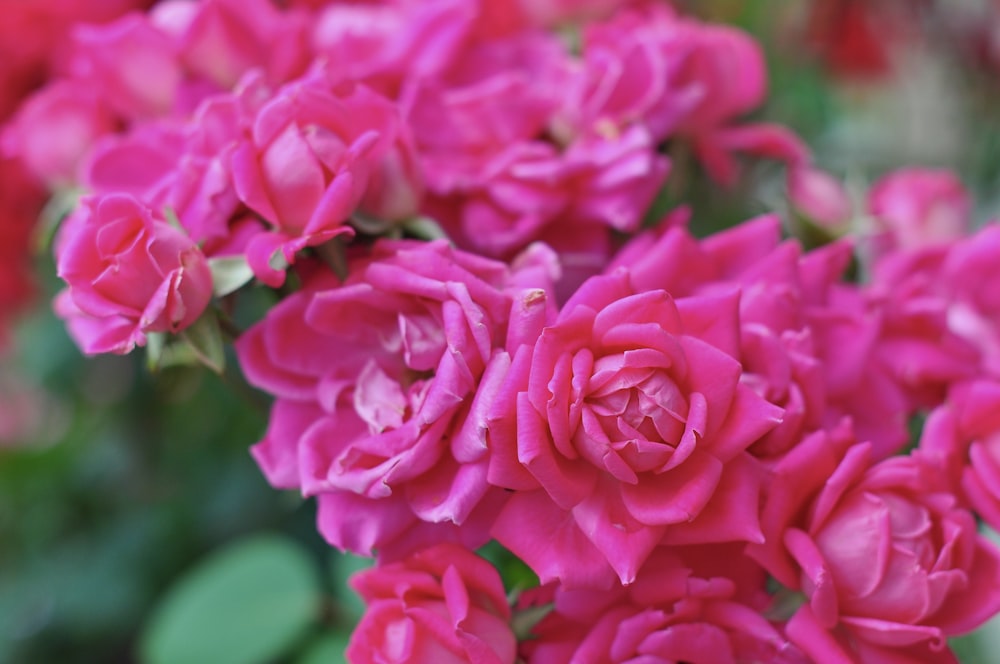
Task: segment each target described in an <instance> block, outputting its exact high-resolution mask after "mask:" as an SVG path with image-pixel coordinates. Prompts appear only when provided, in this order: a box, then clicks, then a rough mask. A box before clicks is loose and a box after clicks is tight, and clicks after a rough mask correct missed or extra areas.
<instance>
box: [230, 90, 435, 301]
mask: <svg viewBox="0 0 1000 664" xmlns="http://www.w3.org/2000/svg"><path fill="white" fill-rule="evenodd" d="M232 171H233V180H234V183H235V185H236V193H237V195H238V196H239V198H240V200H242V201H243V202H244V203H246V204H247V206H249V207H250V208H251V209H252V210H254V211H255V212H257V213H258V214H260V215H261V216H262V217H263V218H264V219H265V220H266V221H267V222H268V223H269V224H270V225H271V226H272V228H273V231H272V232H271V233H269V234H263V235H261V236H260V237H259V238H257V239H256V240H255V242H253V243H252V244H251V246H250V247H249V248H248V250H247V251H248V259H249V261H250V264H251V266H252V267H253V268H254V272H255V273H256V274H257V276H258V277H260V278H261V279H262V280H263V281H265V282H266V283H268V284H271V285H279V284H280V283H282V281H283V278H284V276H283V274H282V273H281V272H280V271H276V270H274V269H273V268H272V267H270V261H271V258H272V257H273V255H274V254H275V253H276V252H278V251H279V250H280V251H281V253H282V254H284V257H285V259H286V260H287V261H288V262H292V261H293V260H294V255H295V253H296V252H297V251H298V250H300V249H302V248H304V247H307V246H315V245H317V244H321V243H323V242H325V241H326V240H329V239H330V238H332V237H334V236H336V235H340V234H343V233H348V232H350V229H349V228H348V227H346V226H345V222H347V220H348V219H349V218H350V217H351V215H352V214H353V213H354V212H355V211H356V210H358V209H360V210H362V211H364V212H366V213H368V214H372V215H374V216H376V217H379V218H382V219H388V220H399V219H402V218H405V217H406V216H408V215H411V214H414V213H415V212H416V208H417V203H418V200H419V196H420V193H421V187H422V184H421V174H420V171H419V168H418V166H417V163H416V158H415V156H414V154H413V150H412V147H411V146H410V141H409V136H408V133H407V129H406V127H405V125H404V124H403V123H402V121H401V119H400V117H399V114H398V111H397V109H396V107H395V106H394V105H393V103H392V102H390V101H389V100H388V99H386V98H384V97H382V96H381V95H379V94H377V93H375V92H373V91H372V90H369V89H368V88H365V87H363V86H360V85H354V84H350V83H343V84H340V85H333V84H331V83H330V82H329V81H328V80H327V78H326V76H325V75H323V74H314V75H311V76H310V77H308V78H306V79H303V80H300V81H298V82H296V83H294V84H291V85H289V86H288V87H286V88H284V89H283V90H282V91H281V92H279V93H278V94H277V95H276V96H275V97H274V98H273V99H271V101H269V102H268V103H267V104H266V105H265V106H264V107H263V108H262V109H261V110H260V112H259V113H258V115H257V118H256V120H255V122H254V125H253V131H252V136H251V138H250V140H247V141H245V142H243V143H241V144H240V146H239V147H238V148H236V150H235V151H234V153H233V157H232Z"/></svg>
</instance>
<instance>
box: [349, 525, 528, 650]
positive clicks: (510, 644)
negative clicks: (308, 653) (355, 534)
mask: <svg viewBox="0 0 1000 664" xmlns="http://www.w3.org/2000/svg"><path fill="white" fill-rule="evenodd" d="M351 585H352V586H353V587H354V589H355V590H357V592H358V594H360V595H361V597H362V598H363V599H364V600H365V602H366V603H367V604H368V610H367V611H366V613H365V615H364V617H362V618H361V622H360V623H359V624H358V626H357V627H356V628H355V630H354V634H353V635H352V636H351V642H350V644H349V645H348V646H347V651H346V656H347V660H348V661H349V662H351V664H367V663H370V664H383V663H385V662H428V663H430V662H433V663H434V664H514V660H515V657H516V654H517V639H516V637H515V636H514V632H513V630H512V629H511V626H510V618H511V615H510V607H509V606H508V604H507V597H506V595H505V594H504V588H503V583H502V582H501V580H500V575H499V574H498V573H497V570H496V568H495V567H493V566H492V565H491V564H490V563H489V562H487V561H486V560H484V559H482V558H480V557H479V556H477V555H476V554H474V553H472V552H470V551H468V550H466V549H463V548H462V547H460V546H456V545H453V544H439V545H437V546H434V547H432V548H429V549H424V550H423V551H420V552H419V553H417V554H415V555H413V556H410V557H409V558H407V559H406V560H404V561H401V562H398V563H394V564H390V565H379V566H378V567H374V568H372V569H369V570H366V571H364V572H361V573H360V574H358V575H356V576H354V577H353V578H352V579H351Z"/></svg>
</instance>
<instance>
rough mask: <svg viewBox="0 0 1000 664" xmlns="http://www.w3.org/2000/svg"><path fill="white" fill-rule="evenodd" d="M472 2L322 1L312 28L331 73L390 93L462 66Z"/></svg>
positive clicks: (394, 93) (319, 52)
mask: <svg viewBox="0 0 1000 664" xmlns="http://www.w3.org/2000/svg"><path fill="white" fill-rule="evenodd" d="M475 11H476V8H475V7H474V6H473V3H469V2H466V1H465V0H424V1H423V2H405V1H404V2H388V3H378V4H375V3H358V4H355V3H348V4H343V3H338V4H330V3H326V6H325V7H323V8H322V10H321V11H320V12H319V13H318V15H317V16H316V20H315V25H314V27H313V29H312V45H313V49H314V50H315V51H316V53H318V54H320V55H322V56H325V57H327V58H329V60H330V61H331V62H333V63H336V68H335V71H336V75H337V76H341V77H343V78H344V79H346V80H351V81H357V82H362V83H364V84H366V85H369V86H371V87H372V88H373V89H375V90H378V91H379V92H380V93H382V94H385V95H386V96H389V97H393V98H395V97H396V96H397V95H398V94H399V93H400V88H401V87H403V86H404V84H405V83H407V82H409V81H411V80H413V79H416V80H418V81H420V80H423V79H425V78H428V77H434V76H437V75H439V74H440V73H441V72H443V71H444V70H445V69H447V68H448V67H450V66H453V65H456V64H458V65H459V66H461V61H462V58H461V57H459V55H458V54H459V53H461V50H462V49H463V48H464V47H465V46H466V43H467V40H468V38H469V32H470V30H471V27H472V19H473V17H474V15H475Z"/></svg>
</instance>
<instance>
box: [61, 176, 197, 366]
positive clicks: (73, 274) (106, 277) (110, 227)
mask: <svg viewBox="0 0 1000 664" xmlns="http://www.w3.org/2000/svg"><path fill="white" fill-rule="evenodd" d="M56 253H57V269H58V274H59V276H60V277H62V278H63V279H64V280H65V281H66V283H67V284H68V285H69V288H68V289H66V290H64V291H63V292H62V293H61V294H60V295H59V297H58V299H57V301H56V311H57V313H58V314H59V315H60V316H61V317H62V318H64V319H66V321H67V325H68V326H69V329H70V333H71V334H72V336H73V338H74V339H75V340H76V342H77V344H78V345H79V346H80V347H81V348H82V349H83V351H84V352H85V353H119V354H123V353H128V352H129V351H131V350H132V349H133V348H134V347H135V346H137V345H138V346H142V345H145V343H146V334H147V333H149V332H171V333H176V332H179V331H181V330H183V329H184V328H186V327H188V326H189V325H191V323H193V322H194V321H195V319H197V318H198V316H200V315H201V313H202V312H203V311H204V310H205V308H206V307H207V306H208V303H209V300H210V299H211V297H212V275H211V272H210V271H209V269H208V264H207V262H206V261H205V256H204V255H203V254H202V253H201V251H200V250H199V249H198V247H197V246H195V244H194V242H193V241H192V240H191V239H190V238H189V237H188V236H187V235H185V234H184V233H183V232H182V231H180V230H178V229H177V228H175V227H173V226H171V225H170V224H169V223H167V222H166V221H164V220H163V219H162V218H160V217H158V216H155V215H154V213H153V211H152V210H149V209H148V208H146V207H144V206H143V205H142V204H140V203H139V202H138V201H136V200H135V199H134V198H132V197H130V196H125V195H108V196H103V197H92V198H89V199H85V200H84V201H83V203H82V204H81V207H80V208H79V209H78V210H77V211H76V212H75V213H74V215H73V216H72V217H71V218H70V219H68V220H67V221H66V223H65V225H64V227H63V230H62V232H61V236H60V241H59V245H58V246H57V252H56Z"/></svg>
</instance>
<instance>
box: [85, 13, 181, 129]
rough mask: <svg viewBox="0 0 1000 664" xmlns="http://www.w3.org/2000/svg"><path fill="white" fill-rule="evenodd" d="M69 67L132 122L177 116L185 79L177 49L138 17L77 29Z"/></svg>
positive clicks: (160, 32)
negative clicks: (176, 108) (177, 106)
mask: <svg viewBox="0 0 1000 664" xmlns="http://www.w3.org/2000/svg"><path fill="white" fill-rule="evenodd" d="M70 67H71V71H72V72H73V78H76V79H77V80H79V81H81V82H82V83H84V84H86V85H90V86H92V87H93V89H94V90H95V91H97V93H98V94H99V95H100V97H101V98H102V99H105V100H107V103H108V104H109V105H110V106H111V108H113V109H114V110H115V111H117V112H118V113H119V114H120V115H122V116H124V117H125V118H128V119H130V120H134V119H140V118H149V117H156V116H162V115H166V114H168V113H170V112H171V111H172V110H174V105H175V103H176V102H177V99H178V92H179V90H180V85H181V83H182V78H183V72H182V70H181V63H180V60H179V53H178V49H177V44H176V43H175V42H174V40H173V39H171V37H170V35H168V34H167V33H165V32H163V31H162V30H160V29H158V28H157V27H156V26H154V25H153V23H152V22H151V21H150V20H149V18H148V17H147V16H146V15H144V14H139V13H132V14H128V15H126V16H123V17H122V18H120V19H118V20H116V21H114V22H113V23H108V24H107V25H102V26H94V25H80V26H77V28H76V31H75V33H74V44H73V51H72V55H71V59H70Z"/></svg>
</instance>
